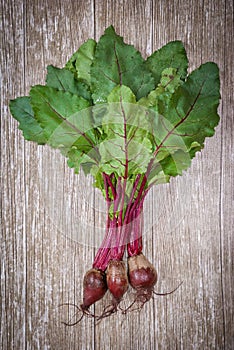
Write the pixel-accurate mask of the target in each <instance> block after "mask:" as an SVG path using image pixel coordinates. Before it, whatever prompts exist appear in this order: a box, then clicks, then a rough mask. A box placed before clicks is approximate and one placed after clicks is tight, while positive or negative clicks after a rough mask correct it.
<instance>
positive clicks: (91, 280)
mask: <svg viewBox="0 0 234 350" xmlns="http://www.w3.org/2000/svg"><path fill="white" fill-rule="evenodd" d="M106 291H107V285H106V277H105V273H104V272H102V271H100V270H96V269H91V270H89V271H87V272H86V274H85V276H84V281H83V293H84V296H83V305H82V308H83V309H84V310H87V309H88V308H89V306H90V305H92V304H94V303H95V302H96V301H98V300H100V299H101V298H102V297H103V296H104V295H105V293H106Z"/></svg>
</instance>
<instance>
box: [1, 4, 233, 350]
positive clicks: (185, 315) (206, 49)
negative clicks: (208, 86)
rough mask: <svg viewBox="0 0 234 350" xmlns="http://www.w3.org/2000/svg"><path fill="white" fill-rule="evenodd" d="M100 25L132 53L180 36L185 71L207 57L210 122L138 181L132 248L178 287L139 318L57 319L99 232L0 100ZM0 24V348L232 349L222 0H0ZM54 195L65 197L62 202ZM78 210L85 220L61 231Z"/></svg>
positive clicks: (73, 184)
mask: <svg viewBox="0 0 234 350" xmlns="http://www.w3.org/2000/svg"><path fill="white" fill-rule="evenodd" d="M109 24H113V25H114V26H115V28H116V30H117V32H118V33H120V34H121V35H123V36H124V38H125V41H128V42H130V43H132V44H134V45H135V46H136V47H137V48H138V49H139V50H140V51H141V52H142V54H143V56H144V57H145V56H146V55H148V54H150V53H151V52H152V51H153V50H155V49H157V48H159V47H161V46H162V45H164V44H165V43H166V42H168V41H170V40H174V39H181V40H183V42H184V44H185V47H186V49H187V52H188V56H189V60H190V63H191V66H190V69H191V70H192V69H194V68H195V67H197V66H198V65H199V64H201V63H203V62H206V61H208V60H213V61H215V62H216V63H218V65H219V67H220V73H221V91H222V102H221V106H220V109H219V111H220V114H221V123H220V125H219V126H218V128H217V132H216V135H215V136H214V137H213V138H211V139H209V140H207V142H206V147H205V149H204V150H203V151H202V153H201V154H199V155H198V156H197V157H196V159H195V160H194V161H193V165H192V167H191V169H190V170H189V171H188V172H187V173H186V174H184V175H183V177H180V178H175V179H173V180H172V181H171V183H170V184H167V185H161V186H158V188H155V189H154V190H153V191H151V193H150V194H149V197H148V199H147V202H146V205H145V235H144V244H145V249H144V251H145V253H146V254H147V256H148V257H149V259H150V260H151V261H152V262H153V263H154V264H155V266H156V267H157V270H158V272H159V281H158V284H157V291H160V292H162V291H168V290H171V289H173V288H174V287H176V286H177V284H178V283H180V282H181V281H183V284H182V286H181V287H180V289H179V290H178V291H177V292H176V293H175V294H172V295H171V296H168V297H156V298H155V301H150V302H149V303H148V304H147V305H145V307H144V309H143V310H142V312H141V313H140V314H138V313H134V312H133V313H129V314H128V315H126V316H124V315H121V314H119V315H117V316H113V317H111V318H110V319H105V320H103V321H102V322H101V323H99V324H94V322H93V320H91V319H84V320H83V321H82V322H81V323H80V324H79V325H78V326H76V327H70V328H67V327H65V326H64V325H63V324H61V321H62V320H67V318H68V316H67V309H66V308H65V307H63V308H58V305H59V304H60V303H65V302H70V303H73V302H74V303H76V304H79V303H80V301H81V298H82V277H83V275H84V273H85V271H86V270H88V269H89V268H90V266H91V264H92V259H93V256H94V253H95V246H96V245H97V244H98V241H100V230H99V229H98V228H97V226H98V225H100V224H101V223H100V218H99V217H98V213H97V212H96V213H95V210H96V211H97V209H98V208H99V195H98V193H97V192H95V193H94V192H93V191H91V188H92V187H91V180H90V179H89V180H88V185H87V184H86V182H85V181H84V177H82V176H80V177H79V176H78V177H75V176H74V175H73V172H72V171H71V170H69V169H67V167H66V164H65V162H64V161H63V160H61V165H60V160H59V159H58V161H57V156H55V154H54V152H53V151H51V150H50V149H48V148H47V147H37V146H36V145H34V144H31V143H28V142H25V141H24V139H23V137H22V135H21V132H20V131H18V129H17V123H16V122H15V121H14V120H13V118H11V117H10V114H9V110H8V102H9V99H10V98H14V97H16V96H19V95H23V94H27V93H28V91H29V88H30V86H31V85H34V84H37V83H38V84H40V83H43V82H44V79H45V75H46V66H47V65H48V64H53V65H57V66H62V65H63V64H64V63H65V62H66V60H67V59H68V58H69V57H70V55H71V54H72V53H73V52H74V51H75V49H76V48H78V47H79V45H80V44H81V43H82V42H83V41H84V40H86V39H88V38H89V37H94V38H96V39H98V38H99V37H100V35H101V34H102V33H103V31H104V29H105V28H106V27H107V26H108V25H109ZM1 26H2V27H1V34H0V35H1V54H0V55H1V56H0V57H1V85H2V86H1V192H2V196H1V197H2V198H1V199H2V201H1V204H2V206H1V221H2V225H1V290H0V296H1V309H0V311H1V312H0V317H1V319H0V324H1V343H0V347H1V348H2V349H94V348H96V349H99V348H100V349H122V348H128V349H186V350H187V349H233V348H234V332H233V329H234V322H233V272H234V271H233V266H234V264H233V248H234V244H233V234H232V233H233V206H232V204H233V109H232V103H233V98H232V97H233V89H232V87H233V74H232V69H233V64H232V61H233V60H232V55H231V53H232V50H233V4H232V1H230V0H226V1H218V0H215V1H211V0H205V1H194V0H191V1H183V2H181V1H179V0H169V1H163V0H159V1H149V0H144V1H137V0H135V1H125V0H121V1H118V2H117V1H111V0H109V1H108V0H106V1H95V0H88V1H83V0H82V1H77V2H75V1H71V0H68V1H64V2H56V1H54V0H53V1H41V0H37V1H33V0H30V1H26V0H24V1H17V0H5V1H2V2H1ZM89 188H90V190H89ZM63 198H65V201H66V203H70V200H71V198H74V201H76V202H75V203H76V204H75V205H73V206H72V207H71V208H69V207H68V206H66V203H65V204H63V201H62V199H63ZM67 207H68V208H67ZM95 208H96V209H95ZM65 210H67V213H68V216H69V215H70V220H71V221H68V222H65V218H66V217H67V215H64V214H63V211H65ZM80 211H81V212H82V215H83V216H85V219H86V221H87V222H88V223H89V225H87V224H85V223H84V227H83V230H82V225H83V223H82V225H79V226H78V228H77V235H75V233H76V231H75V228H74V227H76V226H75V225H77V222H78V223H79V220H78V221H77V216H78V215H79V212H80ZM65 214H66V213H65ZM69 225H71V226H69ZM95 225H96V227H94V226H95ZM83 232H85V234H84V233H83ZM94 232H95V234H94ZM130 298H131V294H130V293H129V294H128V296H127V299H128V300H130ZM104 304H106V301H103V303H102V302H101V303H100V304H99V305H97V307H96V311H97V312H99V311H100V310H101V308H102V307H103V305H104ZM73 312H74V310H70V313H71V314H72V313H73Z"/></svg>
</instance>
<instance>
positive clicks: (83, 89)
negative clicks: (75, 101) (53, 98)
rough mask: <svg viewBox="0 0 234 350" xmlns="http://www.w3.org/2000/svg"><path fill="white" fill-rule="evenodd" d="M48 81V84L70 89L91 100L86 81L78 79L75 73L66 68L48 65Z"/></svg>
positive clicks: (60, 88)
mask: <svg viewBox="0 0 234 350" xmlns="http://www.w3.org/2000/svg"><path fill="white" fill-rule="evenodd" d="M46 83H47V86H50V87H53V88H55V89H58V90H61V91H68V92H71V93H72V94H76V95H78V96H81V97H83V98H85V99H86V100H91V94H90V91H89V88H88V86H87V85H86V84H85V83H84V82H82V81H80V80H77V79H76V78H75V76H74V73H72V72H70V71H69V70H67V69H65V68H62V69H60V68H57V67H54V66H48V67H47V76H46Z"/></svg>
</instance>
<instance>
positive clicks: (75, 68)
mask: <svg viewBox="0 0 234 350" xmlns="http://www.w3.org/2000/svg"><path fill="white" fill-rule="evenodd" d="M95 49H96V41H95V40H93V39H88V40H87V41H86V42H85V43H84V44H82V45H81V46H80V48H79V49H78V50H77V51H76V52H75V53H74V54H73V55H72V57H71V58H70V60H69V61H68V62H67V64H66V66H65V67H66V68H67V69H69V70H70V71H72V72H73V73H75V74H77V77H78V78H80V79H82V80H84V81H86V83H87V84H88V85H90V83H91V77H90V67H91V64H92V62H93V58H94V53H95Z"/></svg>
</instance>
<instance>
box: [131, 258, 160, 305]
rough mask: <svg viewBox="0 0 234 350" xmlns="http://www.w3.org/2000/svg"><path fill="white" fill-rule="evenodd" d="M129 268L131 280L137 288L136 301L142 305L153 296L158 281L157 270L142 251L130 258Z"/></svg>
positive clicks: (132, 284)
mask: <svg viewBox="0 0 234 350" xmlns="http://www.w3.org/2000/svg"><path fill="white" fill-rule="evenodd" d="M128 268H129V271H128V275H129V282H130V284H131V286H132V287H133V288H134V289H135V290H136V299H135V301H134V303H135V302H137V303H138V302H139V303H140V307H142V306H143V305H144V304H145V303H146V302H147V301H149V300H150V299H151V297H152V293H153V290H154V286H155V284H156V282H157V272H156V270H155V268H154V266H153V265H152V264H151V263H150V262H149V261H148V259H146V257H145V256H144V255H143V254H142V253H140V254H139V255H134V256H130V257H129V258H128ZM134 303H133V304H134Z"/></svg>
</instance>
